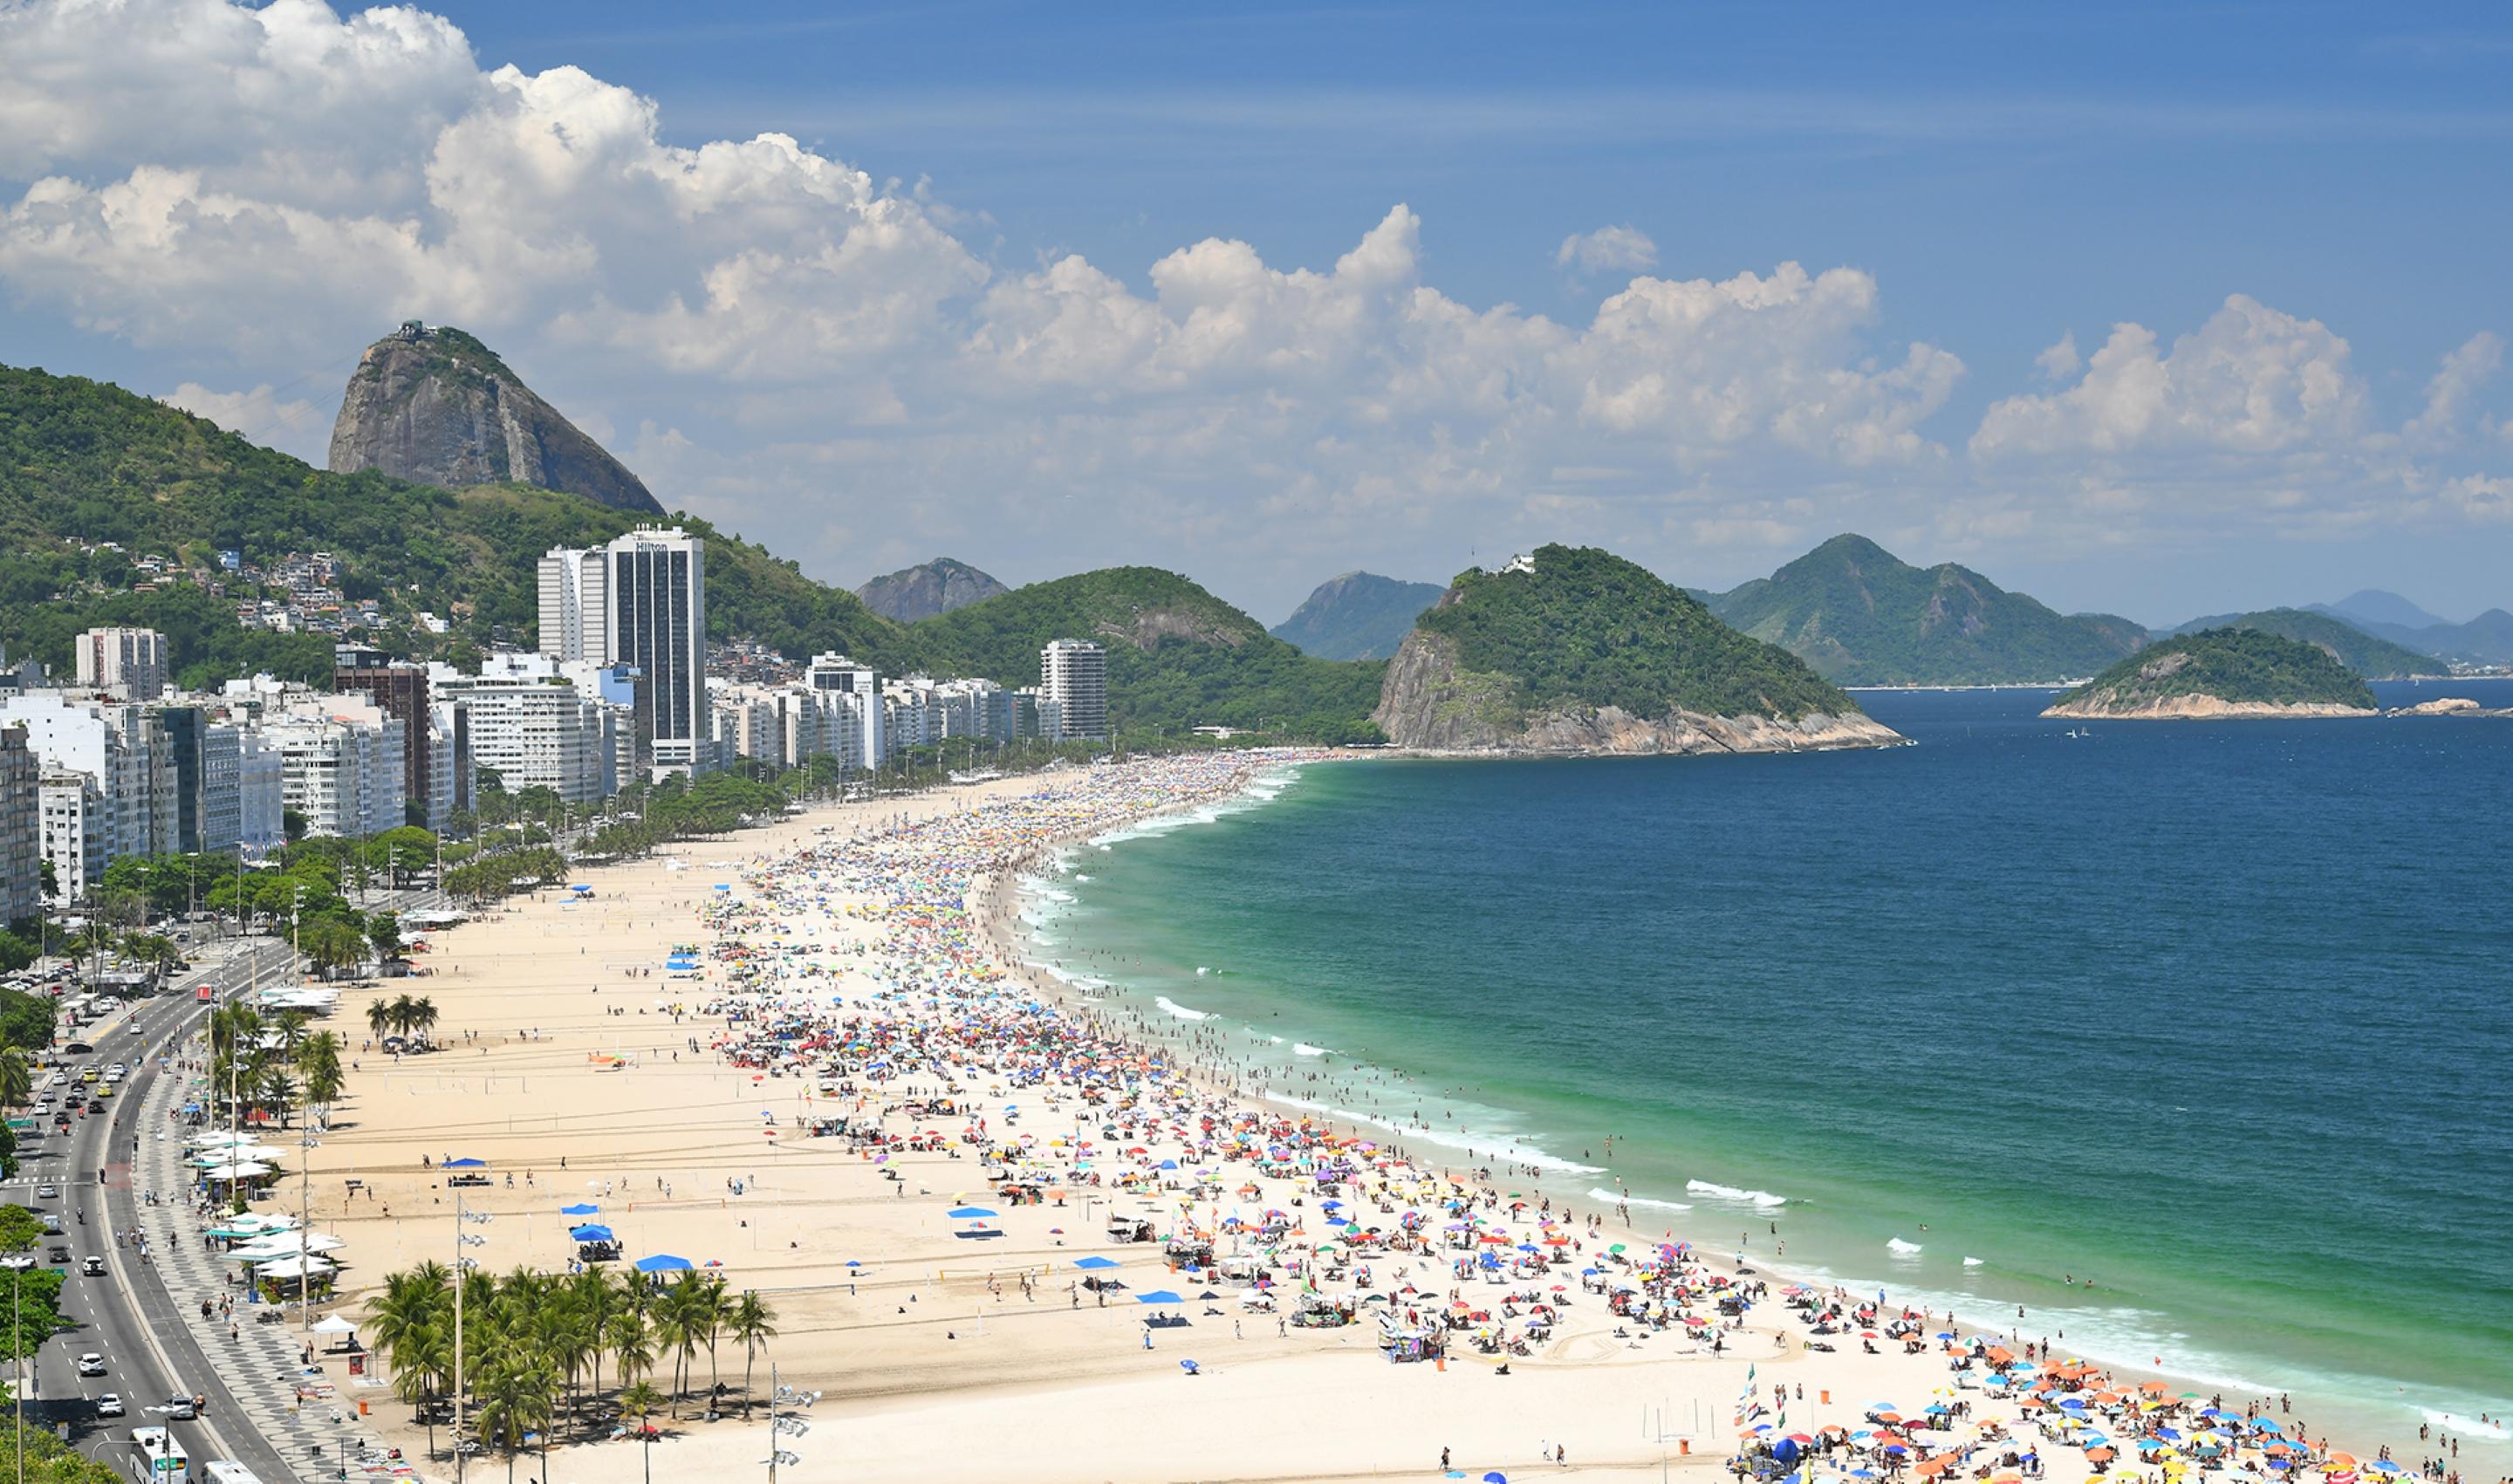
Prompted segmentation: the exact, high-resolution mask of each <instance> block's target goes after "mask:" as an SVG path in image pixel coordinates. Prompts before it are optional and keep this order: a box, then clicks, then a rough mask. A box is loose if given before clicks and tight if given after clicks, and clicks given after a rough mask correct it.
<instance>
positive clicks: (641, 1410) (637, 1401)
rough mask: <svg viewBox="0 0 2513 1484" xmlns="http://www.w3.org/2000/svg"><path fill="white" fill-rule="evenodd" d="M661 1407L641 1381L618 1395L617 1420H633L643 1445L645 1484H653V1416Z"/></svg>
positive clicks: (653, 1389)
mask: <svg viewBox="0 0 2513 1484" xmlns="http://www.w3.org/2000/svg"><path fill="white" fill-rule="evenodd" d="M662 1405H663V1398H662V1397H661V1396H660V1395H659V1394H658V1393H657V1392H656V1390H655V1388H654V1387H653V1386H650V1385H648V1384H645V1383H644V1382H642V1381H641V1382H637V1383H635V1384H631V1385H629V1386H627V1387H626V1388H624V1389H623V1390H621V1391H620V1393H619V1420H620V1421H621V1422H623V1423H627V1422H630V1421H632V1420H633V1421H634V1423H635V1425H636V1428H637V1440H638V1441H639V1442H641V1443H643V1444H644V1445H645V1454H646V1484H655V1414H656V1412H657V1411H658V1410H659V1409H660V1408H661V1407H662Z"/></svg>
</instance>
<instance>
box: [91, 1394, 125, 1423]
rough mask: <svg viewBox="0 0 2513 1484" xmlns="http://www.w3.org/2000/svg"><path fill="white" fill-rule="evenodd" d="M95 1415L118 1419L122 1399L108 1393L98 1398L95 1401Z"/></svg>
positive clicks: (120, 1413) (120, 1412)
mask: <svg viewBox="0 0 2513 1484" xmlns="http://www.w3.org/2000/svg"><path fill="white" fill-rule="evenodd" d="M96 1415H97V1416H99V1417H120V1416H121V1415H122V1398H121V1397H119V1396H116V1395H114V1394H113V1393H112V1392H110V1391H107V1392H105V1393H104V1394H103V1395H101V1396H100V1397H98V1398H97V1399H96Z"/></svg>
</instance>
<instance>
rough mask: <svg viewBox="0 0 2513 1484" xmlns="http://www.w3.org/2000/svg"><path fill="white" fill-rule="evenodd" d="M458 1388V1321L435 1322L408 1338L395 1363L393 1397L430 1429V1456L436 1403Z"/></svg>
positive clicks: (433, 1450) (447, 1318) (446, 1318)
mask: <svg viewBox="0 0 2513 1484" xmlns="http://www.w3.org/2000/svg"><path fill="white" fill-rule="evenodd" d="M453 1384H454V1321H453V1319H452V1317H451V1316H444V1317H438V1318H431V1319H430V1320H428V1322H427V1323H425V1324H424V1325H422V1326H420V1327H419V1329H417V1330H415V1331H413V1332H411V1333H409V1334H407V1335H404V1336H403V1337H402V1341H401V1344H400V1345H399V1347H398V1348H397V1349H396V1351H395V1354H394V1361H393V1394H394V1395H395V1396H397V1397H399V1398H401V1399H402V1400H403V1401H406V1402H409V1403H410V1404H411V1406H412V1408H413V1409H414V1411H415V1413H416V1415H417V1416H418V1417H419V1420H420V1421H421V1422H422V1423H424V1424H426V1427H427V1454H428V1457H430V1458H434V1457H435V1456H436V1408H435V1406H434V1403H435V1402H437V1401H438V1400H439V1399H440V1398H442V1397H443V1396H444V1395H445V1393H446V1392H447V1391H448V1390H450V1389H452V1387H453Z"/></svg>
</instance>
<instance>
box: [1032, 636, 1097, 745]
mask: <svg viewBox="0 0 2513 1484" xmlns="http://www.w3.org/2000/svg"><path fill="white" fill-rule="evenodd" d="M1038 676H1039V680H1038V691H1039V697H1040V699H1041V701H1042V702H1055V703H1056V706H1057V715H1058V716H1059V718H1061V719H1060V722H1059V730H1060V732H1061V734H1062V735H1063V736H1065V737H1070V738H1091V739H1093V740H1095V741H1097V740H1105V739H1106V738H1107V736H1108V652H1107V651H1106V650H1104V649H1101V648H1100V647H1099V646H1098V645H1097V644H1093V643H1091V642H1090V641H1089V640H1086V639H1058V640H1056V641H1055V642H1054V643H1052V644H1050V645H1048V647H1047V648H1045V649H1043V650H1040V651H1039V653H1038Z"/></svg>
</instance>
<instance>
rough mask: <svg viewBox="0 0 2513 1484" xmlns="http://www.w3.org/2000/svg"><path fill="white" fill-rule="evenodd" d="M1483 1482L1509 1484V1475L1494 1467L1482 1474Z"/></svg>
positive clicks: (1485, 1483)
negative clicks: (1489, 1471) (1492, 1469)
mask: <svg viewBox="0 0 2513 1484" xmlns="http://www.w3.org/2000/svg"><path fill="white" fill-rule="evenodd" d="M1484 1484H1509V1475H1507V1474H1505V1473H1502V1472H1500V1471H1499V1470H1498V1469H1495V1470H1494V1471H1492V1472H1491V1473H1488V1474H1485V1475H1484Z"/></svg>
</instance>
